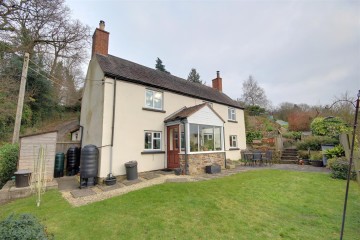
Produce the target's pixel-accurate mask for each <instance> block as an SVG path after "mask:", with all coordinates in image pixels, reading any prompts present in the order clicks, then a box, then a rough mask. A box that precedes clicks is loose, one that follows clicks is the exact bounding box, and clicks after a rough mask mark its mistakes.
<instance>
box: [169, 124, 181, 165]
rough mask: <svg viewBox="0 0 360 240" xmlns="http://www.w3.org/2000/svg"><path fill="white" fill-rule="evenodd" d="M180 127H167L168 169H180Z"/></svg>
mask: <svg viewBox="0 0 360 240" xmlns="http://www.w3.org/2000/svg"><path fill="white" fill-rule="evenodd" d="M179 152H180V150H179V125H175V126H169V127H167V167H168V168H178V167H180V161H179Z"/></svg>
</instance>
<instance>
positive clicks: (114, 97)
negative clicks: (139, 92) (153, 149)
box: [108, 78, 116, 179]
mask: <svg viewBox="0 0 360 240" xmlns="http://www.w3.org/2000/svg"><path fill="white" fill-rule="evenodd" d="M115 103H116V78H114V94H113V106H112V107H113V114H112V126H111V130H112V131H111V144H110V145H111V152H110V154H111V155H110V171H109V175H108V179H110V178H112V177H113V174H112V161H113V152H114V128H115Z"/></svg>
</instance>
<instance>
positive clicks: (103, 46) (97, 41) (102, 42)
mask: <svg viewBox="0 0 360 240" xmlns="http://www.w3.org/2000/svg"><path fill="white" fill-rule="evenodd" d="M109 34H110V33H109V32H107V31H105V22H104V21H103V20H100V23H99V27H98V28H96V29H95V32H94V35H93V43H92V53H91V56H93V55H94V54H95V53H99V54H102V55H108V50H109Z"/></svg>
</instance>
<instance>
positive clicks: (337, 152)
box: [324, 145, 345, 158]
mask: <svg viewBox="0 0 360 240" xmlns="http://www.w3.org/2000/svg"><path fill="white" fill-rule="evenodd" d="M324 155H325V156H326V157H327V158H336V157H342V156H344V155H345V151H344V148H343V147H342V146H341V145H337V146H335V147H334V148H331V149H327V150H325V151H324Z"/></svg>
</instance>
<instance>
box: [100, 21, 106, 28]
mask: <svg viewBox="0 0 360 240" xmlns="http://www.w3.org/2000/svg"><path fill="white" fill-rule="evenodd" d="M99 28H100V29H101V30H105V22H104V21H103V20H100V23H99Z"/></svg>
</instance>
